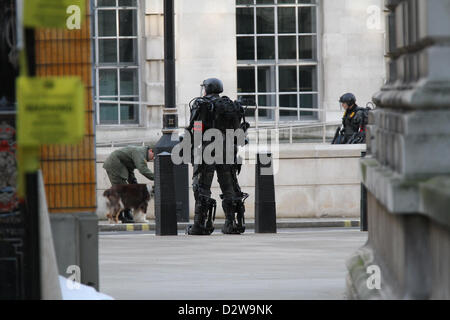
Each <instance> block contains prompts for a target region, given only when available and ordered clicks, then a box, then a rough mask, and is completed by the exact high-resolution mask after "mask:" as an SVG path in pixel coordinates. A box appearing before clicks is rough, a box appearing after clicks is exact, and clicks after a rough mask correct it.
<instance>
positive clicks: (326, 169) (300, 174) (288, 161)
mask: <svg viewBox="0 0 450 320" xmlns="http://www.w3.org/2000/svg"><path fill="white" fill-rule="evenodd" d="M363 150H365V146H364V145H348V146H347V145H344V146H331V145H322V144H318V145H317V144H293V145H280V148H279V160H278V163H277V164H276V166H275V170H276V171H277V172H276V171H275V172H276V174H275V197H276V201H277V216H278V218H314V217H359V214H360V173H359V168H358V166H359V164H358V163H359V159H360V157H361V152H362V151H363ZM112 151H114V149H112V148H99V149H97V203H98V210H97V214H98V216H99V218H100V219H104V218H105V215H106V208H105V200H104V198H103V197H102V194H103V192H104V190H106V189H107V188H109V187H110V183H109V180H108V177H107V175H106V172H105V170H104V169H103V168H102V165H103V162H104V161H105V159H106V157H107V156H108V155H109V154H110V153H111V152H112ZM252 162H253V164H252ZM149 168H150V169H151V170H153V163H149ZM276 168H278V170H277V169H276ZM189 176H190V177H191V176H192V166H190V168H189ZM136 177H137V178H138V181H139V182H140V183H148V181H146V179H145V178H144V177H142V176H141V175H140V174H136ZM239 183H240V185H241V187H242V190H243V192H247V193H249V194H250V197H249V198H248V200H247V201H246V212H247V213H246V216H247V217H248V218H253V217H254V204H255V198H254V194H255V164H254V156H251V155H250V154H247V157H246V160H245V162H244V166H243V169H242V172H241V175H240V176H239ZM189 185H191V182H190V183H189ZM212 193H213V195H212V197H213V198H214V199H216V200H217V201H218V207H217V217H218V218H223V217H224V214H223V210H222V207H221V204H220V197H219V195H220V193H221V192H220V188H219V185H218V183H217V176H216V177H215V179H214V182H213V185H212ZM189 197H190V200H189V205H190V214H191V218H193V214H194V198H193V192H192V188H190V190H189ZM149 208H150V209H149V212H148V218H149V219H153V218H154V203H153V201H152V202H151V203H150V206H149Z"/></svg>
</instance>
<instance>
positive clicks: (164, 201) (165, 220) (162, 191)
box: [155, 152, 178, 236]
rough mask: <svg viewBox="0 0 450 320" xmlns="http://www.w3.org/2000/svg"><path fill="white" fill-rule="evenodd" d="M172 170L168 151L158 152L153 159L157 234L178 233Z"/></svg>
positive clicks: (168, 234) (171, 234) (172, 234)
mask: <svg viewBox="0 0 450 320" xmlns="http://www.w3.org/2000/svg"><path fill="white" fill-rule="evenodd" d="M173 172H174V170H173V163H172V159H171V155H170V153H168V152H163V153H160V154H158V155H157V157H156V159H155V224H156V235H158V236H176V235H178V227H177V206H176V201H175V185H174V178H173Z"/></svg>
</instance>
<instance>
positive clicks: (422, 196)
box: [347, 0, 450, 299]
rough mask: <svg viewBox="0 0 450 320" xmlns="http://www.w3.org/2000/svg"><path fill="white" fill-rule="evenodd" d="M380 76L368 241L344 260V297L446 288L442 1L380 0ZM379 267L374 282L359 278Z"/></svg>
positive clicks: (449, 95) (446, 19)
mask: <svg viewBox="0 0 450 320" xmlns="http://www.w3.org/2000/svg"><path fill="white" fill-rule="evenodd" d="M385 5H386V9H387V12H388V13H387V29H388V37H387V43H386V46H387V50H386V51H387V54H386V56H387V65H388V80H387V83H386V84H385V85H384V86H383V87H382V88H381V91H379V92H378V93H376V94H375V95H374V97H373V101H374V103H375V104H376V105H377V109H376V111H374V112H373V113H372V115H371V118H370V120H369V121H370V128H369V138H368V153H369V155H368V157H367V158H366V159H364V160H362V162H361V170H362V179H363V183H364V185H365V186H366V187H367V189H368V199H367V200H368V216H369V217H368V219H369V241H368V243H367V245H366V246H365V247H364V248H361V249H360V250H359V251H358V252H356V253H355V255H354V256H353V257H352V258H351V259H350V260H349V261H348V263H347V266H348V269H349V276H348V278H347V289H348V295H349V297H350V298H362V299H366V298H382V299H392V298H394V299H449V298H450V2H449V1H448V0H387V1H386V2H385ZM372 265H375V266H378V267H379V268H380V269H379V270H380V276H381V289H380V290H377V289H370V287H371V286H370V285H369V286H368V285H367V280H368V277H369V276H370V275H369V274H367V268H368V267H370V266H372Z"/></svg>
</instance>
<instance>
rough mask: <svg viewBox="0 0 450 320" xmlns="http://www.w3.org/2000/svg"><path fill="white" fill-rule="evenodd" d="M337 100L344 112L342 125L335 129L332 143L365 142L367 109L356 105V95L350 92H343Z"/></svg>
mask: <svg viewBox="0 0 450 320" xmlns="http://www.w3.org/2000/svg"><path fill="white" fill-rule="evenodd" d="M339 102H340V104H341V106H342V108H344V110H345V113H344V117H343V119H342V127H341V128H338V130H337V131H336V135H335V137H334V139H333V144H361V143H365V142H366V132H365V127H366V124H367V112H368V110H367V109H364V108H360V107H358V105H357V104H356V97H355V95H354V94H352V93H346V94H344V95H343V96H342V97H341V98H340V99H339Z"/></svg>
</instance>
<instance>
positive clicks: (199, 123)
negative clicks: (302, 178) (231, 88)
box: [187, 78, 249, 235]
mask: <svg viewBox="0 0 450 320" xmlns="http://www.w3.org/2000/svg"><path fill="white" fill-rule="evenodd" d="M222 92H223V83H222V81H220V80H219V79H215V78H212V79H207V80H205V81H204V82H203V84H202V95H203V97H201V98H197V99H195V102H194V104H193V106H192V108H191V120H190V126H189V127H188V131H189V132H190V133H191V135H192V136H193V135H194V133H195V132H196V131H197V132H198V131H201V132H202V134H203V133H204V132H205V131H206V130H208V129H218V130H220V131H221V132H222V135H223V138H224V139H223V141H224V158H226V148H225V145H226V130H227V129H234V130H237V129H244V130H243V131H244V132H245V131H247V129H248V127H249V125H248V123H246V122H245V115H244V113H245V111H244V109H243V108H242V106H241V104H240V103H239V102H236V101H234V102H233V101H231V100H230V99H228V97H220V95H219V94H220V93H222ZM242 119H243V120H244V122H243V123H241V121H242ZM209 143H212V142H209ZM209 143H208V142H206V143H205V142H203V143H202V145H201V146H194V149H195V148H198V149H199V150H201V151H203V150H204V149H205V147H206V146H207V145H208V144H209ZM233 144H235V143H234V142H233ZM233 152H234V155H233V157H234V158H233V159H234V163H232V164H229V163H228V164H227V163H226V162H225V161H224V162H223V164H217V163H215V164H206V163H205V162H204V160H203V162H202V163H201V164H194V163H193V166H194V175H193V191H194V197H195V216H194V225H193V226H190V227H188V230H187V233H188V234H190V235H210V234H211V233H212V232H213V231H214V227H213V221H214V218H212V216H213V215H214V217H215V207H216V201H215V200H214V199H212V198H211V184H212V180H213V178H214V172H216V171H217V179H218V182H219V185H220V188H221V190H222V193H223V194H222V195H221V199H222V208H223V210H224V212H225V225H224V227H223V229H222V233H224V234H241V233H244V231H245V220H244V212H245V207H244V201H245V199H246V198H247V197H248V195H247V194H245V193H243V192H242V191H241V189H240V187H239V184H238V180H237V175H238V174H239V172H240V166H239V165H238V164H237V161H236V153H237V145H234V151H233ZM212 212H214V214H212ZM236 220H237V221H236Z"/></svg>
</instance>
